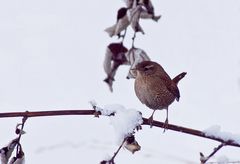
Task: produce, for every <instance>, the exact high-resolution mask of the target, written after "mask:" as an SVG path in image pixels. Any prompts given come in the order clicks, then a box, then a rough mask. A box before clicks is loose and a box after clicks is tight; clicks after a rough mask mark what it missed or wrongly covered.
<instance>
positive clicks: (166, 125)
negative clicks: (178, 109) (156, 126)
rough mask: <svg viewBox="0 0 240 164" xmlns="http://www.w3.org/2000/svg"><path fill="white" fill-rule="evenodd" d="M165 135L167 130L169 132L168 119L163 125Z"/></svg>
mask: <svg viewBox="0 0 240 164" xmlns="http://www.w3.org/2000/svg"><path fill="white" fill-rule="evenodd" d="M163 128H164V129H163V133H165V131H166V130H168V119H166V120H165V123H164V125H163Z"/></svg>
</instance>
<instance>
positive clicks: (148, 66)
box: [135, 61, 161, 76]
mask: <svg viewBox="0 0 240 164" xmlns="http://www.w3.org/2000/svg"><path fill="white" fill-rule="evenodd" d="M159 68H161V66H160V65H159V64H158V63H156V62H153V61H143V62H141V63H139V64H137V65H136V68H135V69H136V72H137V75H138V74H140V75H144V76H148V75H152V74H154V73H155V72H156V71H157V70H158V69H159Z"/></svg>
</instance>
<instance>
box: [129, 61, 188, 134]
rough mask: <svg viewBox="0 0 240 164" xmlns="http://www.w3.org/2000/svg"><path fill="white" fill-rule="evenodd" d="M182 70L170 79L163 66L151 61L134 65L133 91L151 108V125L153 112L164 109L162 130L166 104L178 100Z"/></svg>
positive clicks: (183, 74) (166, 123) (182, 75)
mask: <svg viewBox="0 0 240 164" xmlns="http://www.w3.org/2000/svg"><path fill="white" fill-rule="evenodd" d="M186 74H187V73H186V72H183V73H181V74H179V75H177V76H176V77H175V78H174V79H171V78H170V77H169V75H168V74H167V73H166V72H165V70H164V69H163V67H162V66H161V65H159V64H158V63H156V62H153V61H143V62H141V63H139V64H138V65H137V66H136V79H135V85H134V87H135V93H136V95H137V97H138V99H139V100H140V101H141V102H142V103H143V104H145V105H146V106H147V107H149V108H151V109H153V113H152V115H151V116H150V117H149V123H150V126H151V127H152V122H153V114H154V112H155V111H156V110H157V109H159V110H162V109H166V112H167V113H166V120H165V125H164V130H165V129H167V126H168V106H169V105H170V104H172V103H173V101H174V100H175V99H176V100H177V101H179V98H180V92H179V90H178V87H177V84H178V82H179V81H180V80H181V79H182V78H183V77H184V76H185V75H186Z"/></svg>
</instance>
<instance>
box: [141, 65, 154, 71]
mask: <svg viewBox="0 0 240 164" xmlns="http://www.w3.org/2000/svg"><path fill="white" fill-rule="evenodd" d="M152 68H153V65H147V66H145V67H144V68H143V69H144V71H148V70H150V69H152Z"/></svg>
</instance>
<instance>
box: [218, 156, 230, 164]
mask: <svg viewBox="0 0 240 164" xmlns="http://www.w3.org/2000/svg"><path fill="white" fill-rule="evenodd" d="M217 163H218V164H227V163H229V159H228V157H226V156H224V155H222V156H219V157H218V158H217Z"/></svg>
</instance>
